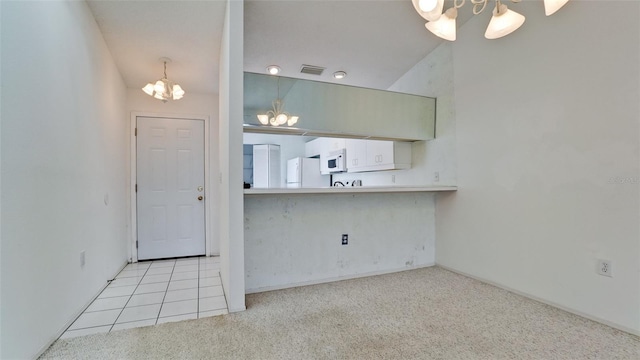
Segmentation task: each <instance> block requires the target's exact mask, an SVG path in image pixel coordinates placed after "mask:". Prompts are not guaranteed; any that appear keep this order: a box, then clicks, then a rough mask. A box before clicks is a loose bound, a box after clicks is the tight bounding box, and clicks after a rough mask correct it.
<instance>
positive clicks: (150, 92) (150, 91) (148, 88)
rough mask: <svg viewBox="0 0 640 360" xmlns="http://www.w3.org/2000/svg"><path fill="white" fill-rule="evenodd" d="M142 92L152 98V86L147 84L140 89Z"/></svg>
mask: <svg viewBox="0 0 640 360" xmlns="http://www.w3.org/2000/svg"><path fill="white" fill-rule="evenodd" d="M142 91H144V92H145V93H146V94H147V95H149V96H153V84H152V83H148V84H147V85H145V87H143V88H142Z"/></svg>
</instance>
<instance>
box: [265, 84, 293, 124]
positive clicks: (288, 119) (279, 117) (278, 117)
mask: <svg viewBox="0 0 640 360" xmlns="http://www.w3.org/2000/svg"><path fill="white" fill-rule="evenodd" d="M271 105H272V106H273V110H269V111H267V113H266V114H258V121H260V123H261V124H262V125H271V126H280V125H284V124H287V126H293V125H294V124H295V123H297V122H298V118H299V117H298V116H291V115H289V113H288V112H285V111H283V110H282V109H283V108H284V100H282V99H281V98H280V78H278V97H277V98H276V99H275V100H273V102H272V103H271Z"/></svg>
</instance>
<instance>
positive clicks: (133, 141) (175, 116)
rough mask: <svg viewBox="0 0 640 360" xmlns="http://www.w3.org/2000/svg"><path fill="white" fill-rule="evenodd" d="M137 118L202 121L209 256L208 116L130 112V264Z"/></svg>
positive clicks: (208, 250)
mask: <svg viewBox="0 0 640 360" xmlns="http://www.w3.org/2000/svg"><path fill="white" fill-rule="evenodd" d="M138 117H151V118H166V119H181V120H200V121H204V198H205V206H204V254H205V256H210V255H211V238H212V236H211V216H210V215H211V211H210V209H211V205H210V202H209V201H208V200H213V198H212V197H211V194H212V189H210V186H209V185H210V181H209V179H210V177H209V176H210V172H209V171H210V167H209V163H210V159H209V157H210V151H209V149H210V147H209V116H207V115H186V114H162V113H154V112H146V111H132V112H131V118H130V119H131V121H130V131H129V140H130V143H129V144H130V146H129V149H130V151H129V153H130V164H131V168H130V174H131V176H130V177H129V181H130V183H129V193H130V204H129V206H130V207H129V208H130V214H129V215H130V217H129V221H130V224H131V227H130V228H131V232H130V234H129V235H130V243H129V246H130V249H131V250H130V251H131V254H130V256H129V259H130V261H131V262H132V263H135V262H138V248H137V247H136V241H137V240H138V208H137V193H136V191H135V187H136V179H137V175H138V173H137V171H138V170H137V155H138V153H137V146H136V145H137V137H136V134H135V131H136V130H135V129H136V127H137V123H138Z"/></svg>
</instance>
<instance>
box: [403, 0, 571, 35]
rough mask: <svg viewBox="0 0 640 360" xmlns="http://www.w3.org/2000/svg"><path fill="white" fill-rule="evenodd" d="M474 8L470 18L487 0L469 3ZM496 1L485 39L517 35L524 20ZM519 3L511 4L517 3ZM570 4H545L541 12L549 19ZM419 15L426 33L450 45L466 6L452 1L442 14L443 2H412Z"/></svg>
mask: <svg viewBox="0 0 640 360" xmlns="http://www.w3.org/2000/svg"><path fill="white" fill-rule="evenodd" d="M469 1H471V4H473V14H474V15H478V14H480V13H481V12H483V11H484V9H485V8H486V7H487V3H488V2H489V1H490V0H469ZM495 1H496V7H495V8H494V9H493V16H492V17H491V21H490V22H489V26H488V27H487V31H486V32H485V33H484V37H485V38H487V39H498V38H501V37H503V36H506V35H509V34H511V33H512V32H514V31H516V30H517V29H518V28H519V27H520V26H522V24H524V20H525V18H524V16H523V15H521V14H518V13H517V12H515V11H513V10H509V9H508V8H507V5H505V4H503V3H502V1H500V0H495ZM520 1H521V0H511V2H512V3H519V2H520ZM568 1H569V0H544V9H545V14H546V15H547V16H549V15H552V14H553V13H555V12H556V11H558V10H559V9H560V8H561V7H563V6H564V5H565V4H566V3H567V2H568ZM411 2H412V3H413V7H414V8H415V9H416V11H417V12H418V14H420V16H422V17H423V18H424V19H426V20H428V22H427V23H426V24H425V26H426V28H427V30H429V31H431V32H432V33H433V34H434V35H436V36H438V37H440V38H442V39H445V40H449V41H455V40H456V17H457V16H458V9H459V8H461V7H462V6H463V5H464V4H465V0H453V7H451V8H449V9H447V11H445V12H444V13H442V9H443V7H444V0H411Z"/></svg>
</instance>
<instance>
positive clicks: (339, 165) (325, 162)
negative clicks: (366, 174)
mask: <svg viewBox="0 0 640 360" xmlns="http://www.w3.org/2000/svg"><path fill="white" fill-rule="evenodd" d="M346 154H347V150H346V149H339V150H335V151H330V152H329V153H325V154H321V155H320V161H321V168H320V172H321V173H322V174H335V173H341V172H345V171H347V156H346ZM323 155H324V156H323Z"/></svg>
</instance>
